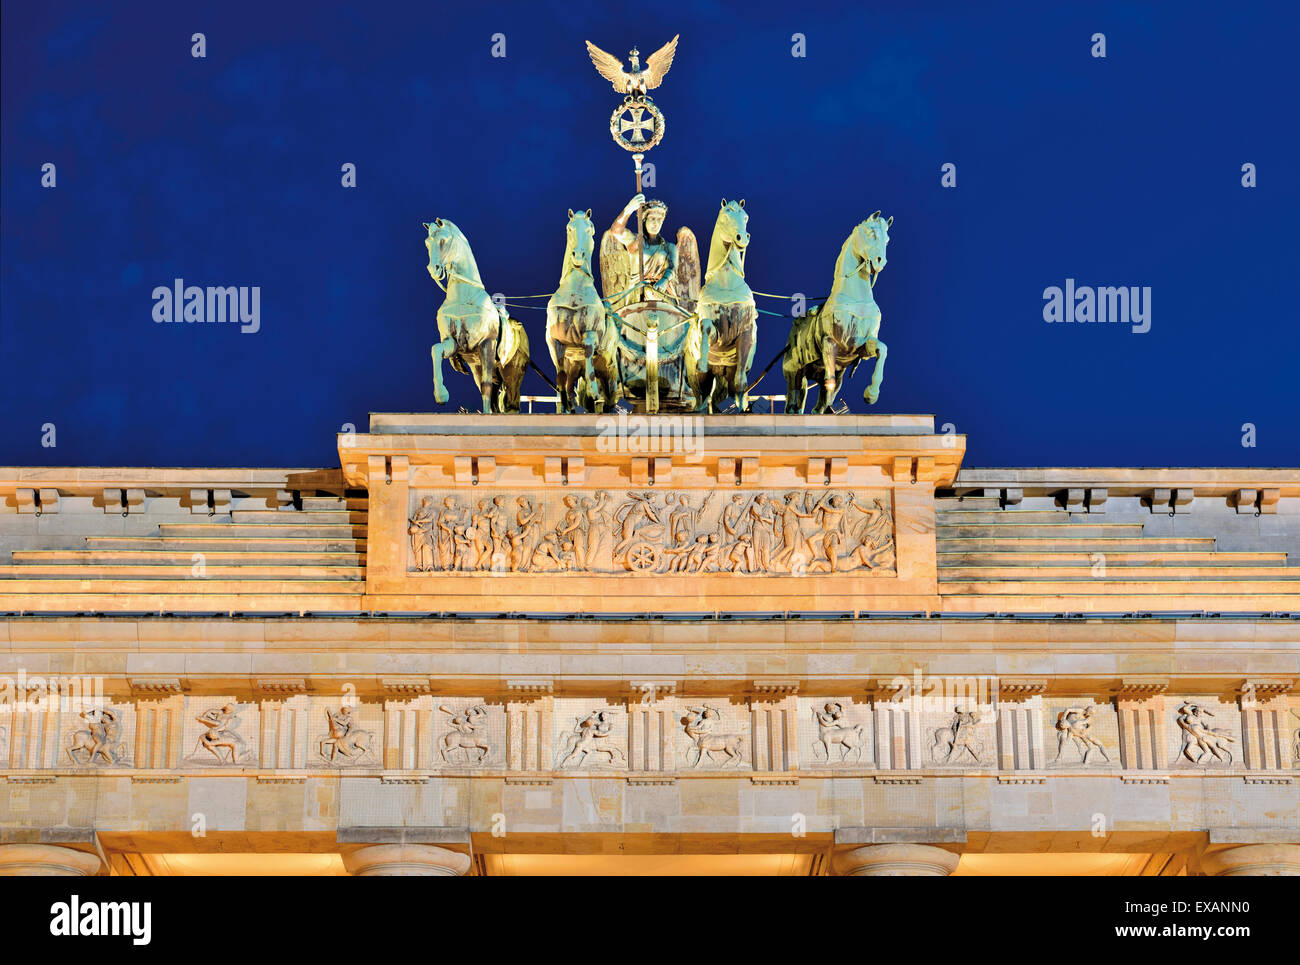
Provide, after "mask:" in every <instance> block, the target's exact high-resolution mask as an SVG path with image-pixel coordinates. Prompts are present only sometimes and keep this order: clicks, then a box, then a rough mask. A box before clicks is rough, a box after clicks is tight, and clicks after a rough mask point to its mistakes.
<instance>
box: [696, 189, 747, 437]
mask: <svg viewBox="0 0 1300 965" xmlns="http://www.w3.org/2000/svg"><path fill="white" fill-rule="evenodd" d="M748 223H749V215H747V214H746V213H745V202H744V200H743V199H742V200H740V201H728V200H727V199H726V198H723V199H722V208H721V210H719V211H718V220H717V222H716V223H715V224H714V226H713V239H712V240H711V241H710V242H709V263H708V268H707V269H706V270H705V272H704V287H703V288H701V289H700V300H699V303H698V305H697V306H696V312H697V313H698V314H699V317H700V343H701V344H700V375H699V390H698V393H697V394H698V397H699V400H700V402H699V410H700V411H704V410H705V408H706V407H707V408H708V409H710V410H715V409H717V407H718V406H719V404H720V403H721V402H722V400H723V398H724V397H725V396H728V395H730V396H733V397H734V398H735V400H736V406H737V408H739V409H740V410H741V411H742V412H744V411H746V410H747V409H748V407H749V406H748V402H747V400H746V399H745V393H746V392H748V391H749V367H750V366H751V365H753V364H754V349H755V348H756V347H757V345H758V324H757V322H758V310H757V308H756V307H755V305H754V293H753V292H752V291H750V288H749V285H747V284H746V283H745V250H746V249H747V248H748V247H749V232H748V231H747V230H746V228H745V226H746V225H747V224H748Z"/></svg>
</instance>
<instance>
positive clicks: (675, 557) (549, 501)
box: [407, 490, 896, 576]
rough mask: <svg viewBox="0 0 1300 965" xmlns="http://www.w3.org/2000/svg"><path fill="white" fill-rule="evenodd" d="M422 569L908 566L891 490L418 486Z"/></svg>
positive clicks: (800, 570) (412, 546)
mask: <svg viewBox="0 0 1300 965" xmlns="http://www.w3.org/2000/svg"><path fill="white" fill-rule="evenodd" d="M407 537H408V541H409V546H408V547H407V552H408V562H407V569H408V571H410V572H414V573H602V574H611V575H618V574H624V575H631V574H641V575H652V574H661V573H732V574H739V575H753V576H774V575H792V574H793V575H802V574H814V573H816V574H827V575H833V574H854V575H859V576H861V575H864V574H867V575H876V574H879V575H884V576H893V575H895V573H896V561H895V549H894V515H893V511H892V508H891V499H890V495H889V493H888V491H886V490H879V491H864V492H852V491H848V490H785V491H782V490H770V491H768V490H764V491H759V492H755V491H752V490H746V491H742V492H725V491H723V490H715V491H689V492H687V491H669V492H659V491H640V490H630V491H606V490H599V491H590V492H569V493H557V492H553V491H550V490H538V491H532V492H526V493H518V492H511V493H499V494H497V495H479V494H475V495H472V496H470V495H465V494H463V493H461V492H455V493H448V492H424V491H417V492H415V493H413V494H412V497H411V503H410V506H409V510H408V521H407Z"/></svg>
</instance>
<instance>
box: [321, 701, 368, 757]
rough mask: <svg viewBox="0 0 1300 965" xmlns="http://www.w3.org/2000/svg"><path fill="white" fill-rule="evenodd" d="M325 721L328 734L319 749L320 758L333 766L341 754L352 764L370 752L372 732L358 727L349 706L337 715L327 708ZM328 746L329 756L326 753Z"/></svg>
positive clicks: (323, 738)
mask: <svg viewBox="0 0 1300 965" xmlns="http://www.w3.org/2000/svg"><path fill="white" fill-rule="evenodd" d="M325 720H326V723H327V727H328V733H327V734H326V736H324V737H322V738H321V739H320V742H319V744H318V747H317V749H318V751H319V752H320V756H321V757H323V758H325V760H327V761H329V762H330V763H331V764H333V763H335V762H336V761H337V758H338V756H339V755H340V754H341V755H342V756H343V757H344V758H345V759H346V760H347V761H349V762H352V761H356V760H360V759H361V758H362V757H364V756H365V754H366V753H367V752H368V751H369V750H370V738H371V737H372V736H373V735H372V734H371V733H370V731H368V730H362V729H361V728H360V727H358V726H357V722H356V721H355V720H354V719H353V717H352V708H351V707H349V706H348V705H347V704H344V705H343V706H342V707H340V708H339V709H338V712H337V713H335V712H334V711H331V710H330V709H329V708H326V709H325ZM327 746H328V747H329V753H328V754H326V753H325V748H326V747H327Z"/></svg>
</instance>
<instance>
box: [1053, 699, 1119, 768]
mask: <svg viewBox="0 0 1300 965" xmlns="http://www.w3.org/2000/svg"><path fill="white" fill-rule="evenodd" d="M1094 710H1096V707H1095V706H1094V705H1092V704H1089V705H1088V706H1087V707H1082V708H1080V707H1070V708H1068V709H1066V710H1063V711H1061V712H1060V713H1059V714H1057V716H1056V758H1055V760H1053V761H1052V763H1053V764H1055V763H1056V762H1057V761H1059V760H1060V759H1061V754H1062V752H1064V750H1065V745H1066V742H1067V741H1068V742H1070V743H1072V744H1073V745H1074V748H1075V750H1077V751H1078V752H1079V757H1080V761H1079V763H1081V764H1087V763H1088V755H1089V754H1091V753H1092V752H1093V750H1094V749H1095V750H1097V751H1099V752H1100V753H1101V757H1102V760H1104V761H1109V760H1110V757H1109V755H1107V753H1106V748H1104V747H1102V746H1101V742H1100V741H1099V740H1097V738H1095V737H1093V736H1092V734H1090V733H1088V731H1089V729H1090V728H1091V727H1092V714H1093V711H1094Z"/></svg>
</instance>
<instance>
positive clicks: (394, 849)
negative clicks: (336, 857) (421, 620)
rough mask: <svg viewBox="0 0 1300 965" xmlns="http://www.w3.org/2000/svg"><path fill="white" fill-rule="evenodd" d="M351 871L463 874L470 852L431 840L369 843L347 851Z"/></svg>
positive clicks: (379, 873)
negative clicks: (461, 851)
mask: <svg viewBox="0 0 1300 965" xmlns="http://www.w3.org/2000/svg"><path fill="white" fill-rule="evenodd" d="M343 866H344V867H345V868H347V869H348V874H350V875H402V876H414V875H447V876H455V875H463V874H464V873H465V872H467V871H469V855H467V854H461V853H460V852H459V851H448V850H447V849H446V848H438V847H434V846H433V845H431V844H372V845H370V846H368V847H365V848H361V849H359V850H357V851H354V852H352V853H351V854H349V855H346V856H345V857H344V858H343Z"/></svg>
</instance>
